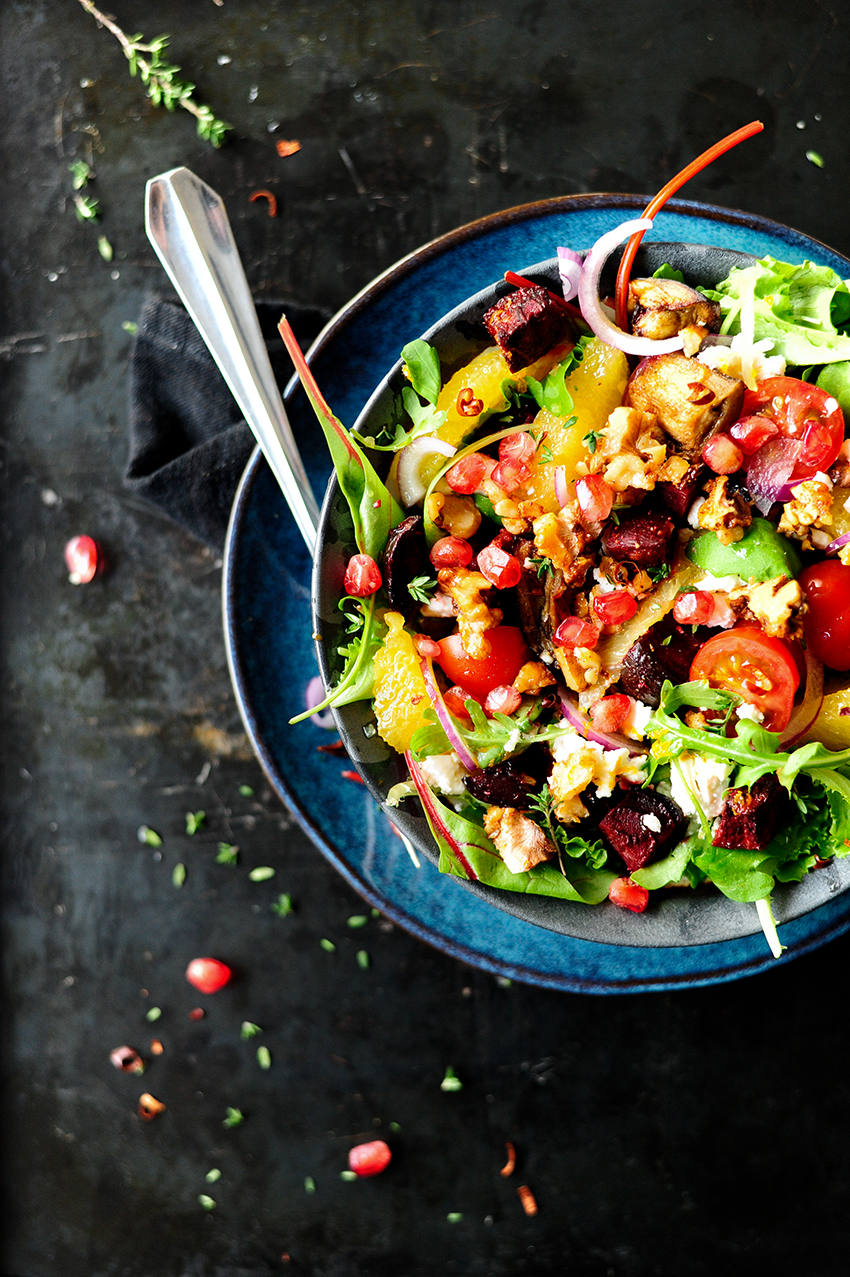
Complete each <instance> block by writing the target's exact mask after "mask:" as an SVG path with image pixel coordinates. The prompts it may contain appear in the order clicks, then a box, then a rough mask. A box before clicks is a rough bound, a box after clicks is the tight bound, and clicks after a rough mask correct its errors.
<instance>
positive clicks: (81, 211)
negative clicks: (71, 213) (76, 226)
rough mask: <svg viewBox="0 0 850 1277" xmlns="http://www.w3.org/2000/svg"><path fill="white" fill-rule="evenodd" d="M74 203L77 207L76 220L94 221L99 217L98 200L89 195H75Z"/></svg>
mask: <svg viewBox="0 0 850 1277" xmlns="http://www.w3.org/2000/svg"><path fill="white" fill-rule="evenodd" d="M74 204H75V205H76V207H77V221H79V222H96V221H97V219H98V218H99V217H100V212H99V211H98V201H97V200H95V199H92V197H91V196H90V195H75V196H74Z"/></svg>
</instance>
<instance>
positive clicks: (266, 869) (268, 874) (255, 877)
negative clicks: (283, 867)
mask: <svg viewBox="0 0 850 1277" xmlns="http://www.w3.org/2000/svg"><path fill="white" fill-rule="evenodd" d="M274 875H275V871H274V869H272V867H271V865H258V866H257V868H256V869H252V870H251V872H250V873H249V874H248V877H249V878H250V879H251V881H252V882H268V880H269V878H273V877H274Z"/></svg>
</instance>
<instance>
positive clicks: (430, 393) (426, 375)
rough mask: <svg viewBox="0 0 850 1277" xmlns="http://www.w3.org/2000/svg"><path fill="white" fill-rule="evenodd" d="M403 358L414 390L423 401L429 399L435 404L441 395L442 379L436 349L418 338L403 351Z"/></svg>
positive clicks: (429, 401) (410, 342)
mask: <svg viewBox="0 0 850 1277" xmlns="http://www.w3.org/2000/svg"><path fill="white" fill-rule="evenodd" d="M401 357H402V359H403V360H404V362H405V365H406V366H407V371H408V374H409V376H410V384H411V386H412V387H413V389H414V390H415V391H416V393H417V394H420V395H421V396H422V398H423V399H427V401H428V403H430V404H435V403H436V402H437V396H438V395H439V393H440V380H441V378H440V356H439V355H438V354H437V352H436V350H435V349H434V347H433V346H429V345H428V343H427V341H423V340H422V338H421V337H417V339H416V340H415V341H409V342H408V343H407V345H406V346H405V347H404V348H403V349H402V352H401ZM405 407H407V405H406V404H405Z"/></svg>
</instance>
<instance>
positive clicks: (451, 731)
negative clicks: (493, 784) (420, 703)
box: [420, 657, 478, 772]
mask: <svg viewBox="0 0 850 1277" xmlns="http://www.w3.org/2000/svg"><path fill="white" fill-rule="evenodd" d="M420 664H421V667H422V677H423V678H424V679H425V687H426V689H427V692H428V696H429V698H430V700H431V704H432V706H433V707H434V712H435V713H436V715H437V718H438V719H439V720H440V726H441V727H442V729H443V731H444V732H445V733H446V735H447V736H448V738H449V744H450V745H451V747H452V749H453V750H454V752H455V753H456V754H457V756H458V759H459V760H460V763H461V766H463V767H465V768H466V770H467V771H468V772H474V771H477V770H478V759H477V758H474V757H473V756H472V754H471V753H470V752H469V750H468V749H467V748H466V745H464V743H463V740H462V739H461V737H460V734H459V733H458V730H457V728H456V727H455V724H454V719H453V718H452V716H451V714H450V713H449V711H448V709H447V708H446V702H445V701H444V700H443V694H442V692H441V691H440V689H439V687H438V686H437V680H436V679H435V678H434V667H433V665H432V664H431V662H430V660H428V658H427V657H424V658H423V659H422V661H421V662H420Z"/></svg>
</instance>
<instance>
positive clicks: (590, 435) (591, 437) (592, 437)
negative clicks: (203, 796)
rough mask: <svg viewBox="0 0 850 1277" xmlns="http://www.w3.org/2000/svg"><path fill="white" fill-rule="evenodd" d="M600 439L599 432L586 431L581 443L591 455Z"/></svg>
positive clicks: (600, 432) (600, 433)
mask: <svg viewBox="0 0 850 1277" xmlns="http://www.w3.org/2000/svg"><path fill="white" fill-rule="evenodd" d="M601 438H602V431H601V430H588V432H587V434H586V435H585V436H584V438H583V439H582V443H583V444H584V446H585V448H587V451H588V452H589V453H590V454H591V455H592V454H593V453H594V452H595V451H596V445H597V443H598V442H599V440H600V439H601Z"/></svg>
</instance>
